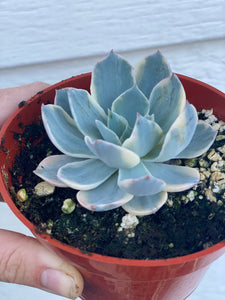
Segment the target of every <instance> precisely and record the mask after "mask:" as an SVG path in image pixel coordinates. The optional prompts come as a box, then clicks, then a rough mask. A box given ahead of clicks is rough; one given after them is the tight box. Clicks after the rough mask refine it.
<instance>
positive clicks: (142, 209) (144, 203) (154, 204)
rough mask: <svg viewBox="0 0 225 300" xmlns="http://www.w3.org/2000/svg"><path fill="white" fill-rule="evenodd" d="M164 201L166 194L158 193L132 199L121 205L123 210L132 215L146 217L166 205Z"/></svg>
mask: <svg viewBox="0 0 225 300" xmlns="http://www.w3.org/2000/svg"><path fill="white" fill-rule="evenodd" d="M166 201H167V193H166V192H160V193H158V194H154V195H150V196H143V197H134V198H133V199H131V200H130V201H129V202H127V203H126V204H125V205H123V209H124V210H125V211H127V212H128V213H130V214H132V215H136V216H146V215H150V214H154V213H155V212H156V211H158V210H159V209H160V208H161V207H162V206H163V205H164V204H165V203H166Z"/></svg>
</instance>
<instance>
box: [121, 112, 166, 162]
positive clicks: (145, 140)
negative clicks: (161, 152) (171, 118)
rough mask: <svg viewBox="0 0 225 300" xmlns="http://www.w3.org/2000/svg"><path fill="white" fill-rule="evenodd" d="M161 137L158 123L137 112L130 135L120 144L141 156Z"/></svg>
mask: <svg viewBox="0 0 225 300" xmlns="http://www.w3.org/2000/svg"><path fill="white" fill-rule="evenodd" d="M161 137H162V129H161V128H160V127H159V125H158V124H157V123H155V122H153V121H149V120H147V119H146V118H144V117H142V116H141V115H139V114H138V115H137V120H136V123H135V125H134V128H133V131H132V133H131V136H130V137H129V138H128V139H126V140H125V141H124V143H123V145H122V146H123V147H125V148H127V149H129V150H131V151H133V152H135V153H137V154H138V155H139V156H140V157H142V156H144V155H146V154H147V153H148V152H149V151H151V150H152V149H153V148H154V147H155V145H156V144H157V143H158V142H159V141H160V139H161Z"/></svg>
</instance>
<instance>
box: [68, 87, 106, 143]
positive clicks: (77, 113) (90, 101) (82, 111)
mask: <svg viewBox="0 0 225 300" xmlns="http://www.w3.org/2000/svg"><path fill="white" fill-rule="evenodd" d="M68 98H69V103H70V109H71V112H72V115H73V118H74V120H75V123H76V125H77V127H78V128H79V130H80V132H82V133H83V135H88V136H90V137H92V138H93V139H98V138H100V137H101V134H100V133H99V131H98V129H97V128H96V124H95V120H100V121H102V122H103V123H105V122H106V120H107V116H106V114H105V112H104V111H103V109H102V108H101V107H100V106H99V104H98V103H97V102H96V101H95V100H94V98H93V97H92V96H91V95H90V94H89V93H88V92H87V91H86V90H80V89H75V88H68Z"/></svg>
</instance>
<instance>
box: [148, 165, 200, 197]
mask: <svg viewBox="0 0 225 300" xmlns="http://www.w3.org/2000/svg"><path fill="white" fill-rule="evenodd" d="M143 163H144V165H145V166H146V168H147V169H148V170H149V172H151V174H152V175H153V176H155V177H157V178H159V179H161V180H163V181H164V182H165V183H166V186H165V187H164V189H163V190H164V191H166V192H181V191H184V190H187V189H189V188H191V187H192V186H194V185H195V184H197V183H198V182H199V180H200V175H199V172H198V170H196V169H194V168H190V167H185V166H176V165H168V164H162V163H148V162H146V163H145V161H143Z"/></svg>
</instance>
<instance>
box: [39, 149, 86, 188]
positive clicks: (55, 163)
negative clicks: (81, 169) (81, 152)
mask: <svg viewBox="0 0 225 300" xmlns="http://www.w3.org/2000/svg"><path fill="white" fill-rule="evenodd" d="M81 160H82V159H81V158H75V157H71V156H68V155H64V154H62V155H51V156H48V157H46V158H45V159H43V160H42V161H41V162H40V163H39V165H38V166H37V168H36V170H34V174H36V175H37V176H39V177H40V178H42V179H43V180H44V181H47V182H49V183H50V184H52V185H55V186H59V187H67V185H66V184H65V183H63V182H62V181H61V180H59V178H58V177H57V173H58V170H59V169H60V168H61V167H62V166H64V165H66V164H68V163H71V162H76V161H81Z"/></svg>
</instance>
